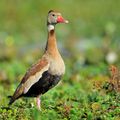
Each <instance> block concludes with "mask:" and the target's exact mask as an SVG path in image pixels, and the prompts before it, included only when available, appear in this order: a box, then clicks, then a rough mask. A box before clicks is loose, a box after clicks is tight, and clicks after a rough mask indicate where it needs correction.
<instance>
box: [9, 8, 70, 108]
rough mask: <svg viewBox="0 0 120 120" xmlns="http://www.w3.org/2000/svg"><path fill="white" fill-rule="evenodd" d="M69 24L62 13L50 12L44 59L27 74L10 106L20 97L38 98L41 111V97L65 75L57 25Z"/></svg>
mask: <svg viewBox="0 0 120 120" xmlns="http://www.w3.org/2000/svg"><path fill="white" fill-rule="evenodd" d="M57 23H68V21H67V20H65V19H64V18H63V17H62V15H61V13H59V12H56V11H53V10H50V11H49V12H48V18H47V28H48V40H47V44H46V48H45V52H44V55H43V56H42V58H41V59H40V60H39V61H38V62H37V63H36V64H34V65H33V66H32V67H31V68H30V69H29V70H28V71H27V72H26V74H25V76H24V77H23V79H22V81H21V83H20V84H19V86H18V87H17V89H16V91H15V92H14V94H13V96H12V97H11V99H10V102H9V104H12V103H13V102H14V101H15V100H17V99H18V98H20V97H36V98H37V99H36V100H37V101H36V102H37V106H38V108H39V109H40V108H41V107H40V98H39V97H40V96H41V95H42V94H44V93H45V92H47V91H48V90H49V89H51V88H53V87H54V86H55V85H57V84H58V82H59V81H60V79H61V77H62V76H63V74H64V73H65V65H64V61H63V59H62V57H61V55H60V53H59V51H58V48H57V43H56V37H55V25H56V24H57Z"/></svg>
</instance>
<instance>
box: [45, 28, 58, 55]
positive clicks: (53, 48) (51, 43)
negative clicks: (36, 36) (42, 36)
mask: <svg viewBox="0 0 120 120" xmlns="http://www.w3.org/2000/svg"><path fill="white" fill-rule="evenodd" d="M45 50H46V51H47V52H48V53H49V54H51V55H56V53H58V49H57V42H56V37H55V30H54V29H52V30H48V40H47V44H46V49H45Z"/></svg>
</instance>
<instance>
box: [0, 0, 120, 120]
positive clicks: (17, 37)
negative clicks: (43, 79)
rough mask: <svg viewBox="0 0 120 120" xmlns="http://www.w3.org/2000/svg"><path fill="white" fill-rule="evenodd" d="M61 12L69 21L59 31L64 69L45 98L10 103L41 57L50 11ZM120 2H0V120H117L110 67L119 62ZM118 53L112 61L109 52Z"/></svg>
mask: <svg viewBox="0 0 120 120" xmlns="http://www.w3.org/2000/svg"><path fill="white" fill-rule="evenodd" d="M50 9H56V10H59V11H61V12H62V14H63V16H64V17H65V18H66V19H68V20H69V21H70V22H69V24H68V25H63V24H62V25H58V26H57V29H56V34H57V39H58V47H59V49H60V51H61V53H62V56H63V58H64V60H65V64H66V73H65V75H64V77H63V79H62V80H61V82H60V83H59V85H58V86H56V87H55V88H53V89H52V90H50V91H49V92H47V93H46V94H44V95H43V96H41V100H42V111H39V110H37V108H36V105H35V101H34V99H33V98H29V99H27V98H21V99H19V100H17V101H16V102H15V103H14V104H13V105H12V106H8V105H7V104H8V102H9V98H7V96H9V95H12V94H13V92H14V90H15V89H16V87H17V85H18V84H19V82H20V81H21V79H22V77H23V75H24V74H25V72H26V70H27V69H28V68H29V67H30V66H31V64H33V63H34V62H35V61H37V60H38V59H39V58H40V56H41V55H42V51H43V48H44V45H45V41H46V38H47V37H46V36H47V33H46V13H47V12H48V10H50ZM119 9H120V1H119V0H115V1H114V0H106V1H104V0H101V1H98V0H91V1H89V0H86V1H83V0H76V1H74V0H69V1H62V0H61V1H56V0H53V1H52V2H51V1H48V0H46V1H44V2H42V1H39V0H36V2H35V1H34V0H30V1H28V0H26V1H23V0H21V1H6V0H2V1H1V4H0V18H1V19H0V120H53V119H55V120H119V119H120V115H119V113H120V94H119V92H116V91H115V90H114V89H111V87H110V85H109V83H108V81H109V79H110V73H109V70H108V68H109V66H110V65H111V64H115V65H116V66H118V68H119V65H120V62H119V61H120V57H119V51H120V42H119V38H120V35H119V32H120V25H119V20H120V15H119V11H120V10H119ZM111 53H113V54H114V55H116V58H115V59H114V61H112V62H109V60H108V59H107V56H108V55H109V54H111Z"/></svg>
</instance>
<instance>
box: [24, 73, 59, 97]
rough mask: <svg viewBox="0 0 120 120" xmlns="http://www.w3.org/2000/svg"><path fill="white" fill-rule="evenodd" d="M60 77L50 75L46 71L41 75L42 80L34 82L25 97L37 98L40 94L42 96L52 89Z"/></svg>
mask: <svg viewBox="0 0 120 120" xmlns="http://www.w3.org/2000/svg"><path fill="white" fill-rule="evenodd" d="M60 79H61V76H58V75H51V74H50V73H48V72H47V71H46V72H44V73H43V75H42V78H40V79H39V81H38V82H36V83H35V84H34V85H33V86H32V87H31V88H30V89H29V90H28V92H27V93H26V94H24V95H23V96H25V97H37V96H38V95H40V94H44V93H45V92H47V91H48V90H49V89H51V88H53V87H54V86H55V85H57V84H58V82H59V81H60Z"/></svg>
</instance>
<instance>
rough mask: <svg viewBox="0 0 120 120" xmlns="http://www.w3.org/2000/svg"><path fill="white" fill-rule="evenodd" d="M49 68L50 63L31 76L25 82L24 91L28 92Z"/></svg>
mask: <svg viewBox="0 0 120 120" xmlns="http://www.w3.org/2000/svg"><path fill="white" fill-rule="evenodd" d="M48 68H49V64H47V65H46V66H45V67H44V68H43V69H41V70H40V71H39V72H36V74H35V75H33V76H30V77H29V78H28V80H27V81H26V82H25V83H24V91H23V93H24V94H26V93H27V92H28V90H29V89H30V88H31V86H32V85H34V84H35V83H36V82H38V81H39V79H40V78H41V77H42V74H43V73H44V72H45V71H47V70H48Z"/></svg>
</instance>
